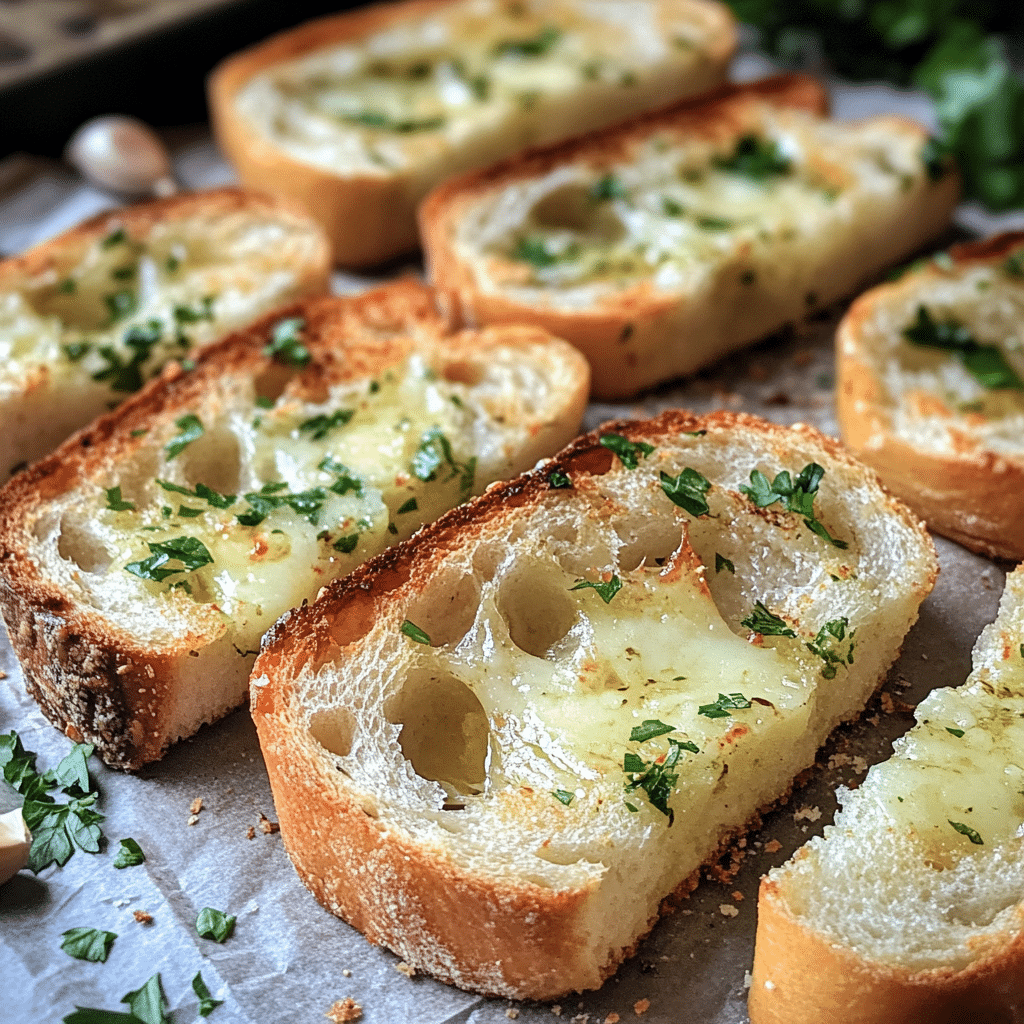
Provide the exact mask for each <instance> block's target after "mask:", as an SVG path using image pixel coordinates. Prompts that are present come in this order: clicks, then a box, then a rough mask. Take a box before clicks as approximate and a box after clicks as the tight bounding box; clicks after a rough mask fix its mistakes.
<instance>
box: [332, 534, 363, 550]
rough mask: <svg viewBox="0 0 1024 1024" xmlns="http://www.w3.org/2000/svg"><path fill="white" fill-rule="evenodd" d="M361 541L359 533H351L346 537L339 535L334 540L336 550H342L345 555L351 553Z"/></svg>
mask: <svg viewBox="0 0 1024 1024" xmlns="http://www.w3.org/2000/svg"><path fill="white" fill-rule="evenodd" d="M358 543H359V534H358V533H349V534H346V535H345V536H344V537H339V538H338V539H337V540H336V541H335V542H334V545H333V547H334V550H335V551H340V552H341V553H342V554H343V555H348V554H351V553H352V552H353V551H355V549H356V545H357V544H358Z"/></svg>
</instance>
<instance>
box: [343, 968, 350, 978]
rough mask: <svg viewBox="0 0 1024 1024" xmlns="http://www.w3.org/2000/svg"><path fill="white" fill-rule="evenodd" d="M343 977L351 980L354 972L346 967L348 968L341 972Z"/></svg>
mask: <svg viewBox="0 0 1024 1024" xmlns="http://www.w3.org/2000/svg"><path fill="white" fill-rule="evenodd" d="M341 976H342V977H343V978H351V977H352V972H351V971H350V970H349V969H348V968H347V967H346V968H345V969H344V970H343V971H342V972H341Z"/></svg>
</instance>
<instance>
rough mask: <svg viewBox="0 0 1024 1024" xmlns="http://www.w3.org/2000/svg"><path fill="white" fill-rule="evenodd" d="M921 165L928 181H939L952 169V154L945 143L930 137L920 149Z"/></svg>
mask: <svg viewBox="0 0 1024 1024" xmlns="http://www.w3.org/2000/svg"><path fill="white" fill-rule="evenodd" d="M921 163H922V164H924V169H925V173H926V174H927V175H928V180H929V181H941V180H942V179H943V178H944V177H945V176H946V175H947V174H948V173H949V171H950V170H951V168H952V167H953V153H952V151H951V150H950V148H949V146H948V145H947V144H946V143H945V142H943V141H942V140H941V139H938V138H936V137H935V136H934V135H931V136H929V137H928V138H927V139H926V140H925V142H924V145H923V146H922V147H921Z"/></svg>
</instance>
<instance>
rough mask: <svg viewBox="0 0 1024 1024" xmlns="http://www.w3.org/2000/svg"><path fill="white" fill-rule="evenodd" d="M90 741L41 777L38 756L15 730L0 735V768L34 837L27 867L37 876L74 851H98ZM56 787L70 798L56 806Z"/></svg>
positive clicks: (99, 834)
mask: <svg viewBox="0 0 1024 1024" xmlns="http://www.w3.org/2000/svg"><path fill="white" fill-rule="evenodd" d="M92 752H93V746H92V744H91V743H76V744H75V745H74V746H73V747H72V748H71V751H70V752H69V753H68V754H67V756H66V757H64V759H63V760H62V761H61V762H60V763H59V764H58V765H57V767H56V768H54V769H51V770H49V771H47V772H44V773H42V774H40V773H39V772H37V771H36V754H35V753H33V752H32V751H29V750H26V749H25V748H24V746H22V743H21V739H20V738H19V736H18V734H17V733H16V732H14V731H13V730H12V731H11V732H10V733H6V734H0V767H2V768H3V773H4V778H5V779H6V780H7V782H8V783H10V785H12V786H13V787H14V788H15V789H16V790H17V791H18V792H19V793H21V794H22V796H24V798H25V802H24V804H23V805H22V808H21V813H22V817H23V818H24V819H25V824H26V825H27V826H28V828H29V831H30V832H31V833H32V846H31V848H30V850H29V857H28V866H29V869H30V870H31V871H33V872H35V873H36V874H39V872H40V871H42V870H43V869H44V868H47V867H49V866H50V865H51V864H56V865H57V866H58V867H63V866H64V865H65V864H66V863H67V862H68V860H70V858H71V856H72V854H73V853H74V852H75V848H76V847H77V848H78V849H80V850H84V851H85V852H86V853H98V852H99V849H100V845H99V844H100V840H101V839H102V838H103V833H102V832H101V831H100V827H99V823H100V822H101V821H103V815H102V814H100V813H99V812H98V811H97V810H95V807H94V805H95V803H96V800H97V798H98V795H99V794H98V793H96V792H93V791H92V790H91V787H90V781H89V768H88V764H87V762H88V759H89V757H90V756H91V755H92ZM58 787H59V788H60V790H61V793H62V794H63V795H64V796H66V797H68V798H69V799H68V801H67V802H66V803H58V802H57V801H56V799H55V798H54V795H53V793H51V792H50V791H51V790H52V789H55V788H58Z"/></svg>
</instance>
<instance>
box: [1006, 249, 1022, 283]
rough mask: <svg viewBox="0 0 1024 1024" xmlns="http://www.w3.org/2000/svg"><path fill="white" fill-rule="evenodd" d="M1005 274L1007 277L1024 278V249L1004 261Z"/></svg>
mask: <svg viewBox="0 0 1024 1024" xmlns="http://www.w3.org/2000/svg"><path fill="white" fill-rule="evenodd" d="M1003 273H1004V274H1006V276H1007V277H1019V278H1024V249H1021V250H1020V251H1019V252H1015V253H1012V254H1011V255H1009V256H1007V257H1006V259H1005V260H1004V261H1003Z"/></svg>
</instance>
